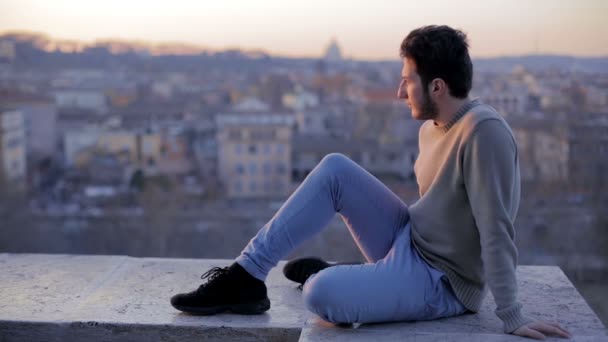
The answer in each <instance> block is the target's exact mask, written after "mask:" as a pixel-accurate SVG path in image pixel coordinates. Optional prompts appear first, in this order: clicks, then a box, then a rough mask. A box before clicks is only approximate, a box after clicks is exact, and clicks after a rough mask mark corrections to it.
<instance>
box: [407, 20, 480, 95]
mask: <svg viewBox="0 0 608 342" xmlns="http://www.w3.org/2000/svg"><path fill="white" fill-rule="evenodd" d="M400 54H401V57H406V58H409V59H412V60H413V61H414V63H415V64H416V69H417V71H418V75H420V79H421V81H422V84H423V85H424V86H425V87H424V89H425V91H428V90H427V87H426V86H427V85H428V84H429V82H431V81H432V80H433V79H435V78H441V79H442V80H443V81H444V82H445V83H446V84H447V85H448V88H449V89H450V95H452V96H454V97H457V98H465V97H467V96H468V95H469V91H470V90H471V87H472V83H473V63H471V57H469V43H468V41H467V35H466V34H465V33H464V32H462V31H460V30H455V29H453V28H451V27H449V26H436V25H430V26H423V27H420V28H417V29H415V30H413V31H412V32H410V33H409V34H408V35H407V37H405V39H404V40H403V42H402V43H401V51H400Z"/></svg>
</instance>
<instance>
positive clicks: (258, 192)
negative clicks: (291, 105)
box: [216, 113, 295, 198]
mask: <svg viewBox="0 0 608 342" xmlns="http://www.w3.org/2000/svg"><path fill="white" fill-rule="evenodd" d="M294 123H295V120H294V118H293V117H292V116H290V115H283V114H253V113H249V114H245V113H243V114H219V115H218V116H217V117H216V126H217V142H218V148H219V153H218V169H219V179H220V180H221V182H222V184H223V185H224V189H225V192H226V195H227V196H228V197H229V198H247V197H249V198H252V197H267V198H272V197H283V196H285V195H287V194H288V192H289V191H290V189H291V186H290V185H291V184H290V183H291V175H290V170H291V136H292V131H293V126H294Z"/></svg>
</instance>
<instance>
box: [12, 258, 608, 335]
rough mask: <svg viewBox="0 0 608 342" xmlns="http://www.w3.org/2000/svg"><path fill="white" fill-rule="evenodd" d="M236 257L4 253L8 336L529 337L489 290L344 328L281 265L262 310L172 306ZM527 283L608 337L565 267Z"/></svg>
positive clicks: (527, 276)
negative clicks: (450, 311) (476, 299)
mask: <svg viewBox="0 0 608 342" xmlns="http://www.w3.org/2000/svg"><path fill="white" fill-rule="evenodd" d="M230 263H231V261H229V260H210V259H201V260H194V259H155V258H131V257H125V256H82V255H49V254H0V341H2V342H4V341H146V342H148V341H190V340H204V341H227V340H229V341H298V339H300V340H301V341H368V340H376V342H381V341H393V340H403V341H462V340H467V341H520V340H521V339H518V338H516V337H514V336H509V335H506V334H503V333H502V324H501V322H500V320H498V318H496V316H495V315H494V314H493V310H494V303H493V301H492V298H491V297H490V296H489V297H488V298H487V300H486V301H485V302H484V305H483V308H482V310H481V312H480V313H479V314H475V315H464V316H461V317H456V318H449V319H443V320H438V321H433V322H416V323H391V324H375V325H366V324H364V325H360V326H358V327H357V328H356V329H354V328H343V327H336V326H334V325H331V324H328V323H324V322H323V321H321V320H319V319H318V318H315V317H314V316H313V315H312V314H310V313H308V312H307V311H306V310H305V309H304V306H303V304H302V298H301V292H300V291H299V290H297V289H296V284H294V283H292V282H290V281H288V280H287V279H285V278H284V277H283V275H282V274H281V269H282V264H280V265H279V267H277V268H275V269H273V271H272V272H271V274H270V275H269V278H268V282H267V285H268V294H269V296H270V300H271V302H272V307H271V309H270V310H269V311H268V312H267V313H265V314H263V315H256V316H241V315H232V314H221V315H217V316H209V317H202V316H191V315H187V314H183V313H180V312H179V311H177V310H175V309H173V308H172V307H171V305H170V304H169V298H170V297H171V296H172V295H173V294H175V293H178V292H184V291H190V290H192V289H194V288H196V287H197V286H198V285H199V284H200V283H201V282H202V281H201V280H200V279H199V277H200V275H201V274H202V273H204V272H205V271H206V270H208V269H209V268H211V267H214V266H221V267H222V266H227V265H229V264H230ZM519 281H520V300H521V301H522V302H523V303H524V308H525V309H526V313H527V314H529V315H532V316H535V317H537V318H540V319H547V320H556V321H559V322H560V323H562V324H563V325H564V326H566V327H567V328H568V329H569V330H570V331H571V332H573V333H574V334H575V337H576V338H575V340H576V341H608V333H607V332H606V329H605V328H604V327H603V326H602V324H601V323H600V321H599V319H598V318H597V317H596V316H595V314H593V312H592V311H591V309H590V308H589V306H588V305H587V304H586V303H585V302H584V300H583V299H582V297H581V296H580V295H579V293H578V292H577V291H576V289H575V288H574V287H573V286H572V284H571V283H570V282H569V281H568V279H567V278H566V277H565V275H564V274H563V273H562V272H561V271H560V270H559V268H557V267H520V268H519ZM305 322H306V325H304V323H305ZM302 327H304V328H303V329H302ZM300 332H301V333H302V334H301V336H300Z"/></svg>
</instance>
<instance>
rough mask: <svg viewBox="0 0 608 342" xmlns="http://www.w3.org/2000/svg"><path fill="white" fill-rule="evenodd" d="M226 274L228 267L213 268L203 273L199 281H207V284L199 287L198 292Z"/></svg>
mask: <svg viewBox="0 0 608 342" xmlns="http://www.w3.org/2000/svg"><path fill="white" fill-rule="evenodd" d="M227 272H228V267H223V268H222V267H214V268H212V269H210V270H209V271H207V272H205V273H203V275H202V276H201V279H203V280H205V279H207V282H206V283H204V284H203V285H201V286H200V287H199V290H201V289H204V288H205V287H207V286H209V284H211V283H212V282H213V281H214V280H216V279H218V278H219V277H221V276H222V275H224V274H226V273H227Z"/></svg>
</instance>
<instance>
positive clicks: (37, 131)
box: [19, 101, 58, 163]
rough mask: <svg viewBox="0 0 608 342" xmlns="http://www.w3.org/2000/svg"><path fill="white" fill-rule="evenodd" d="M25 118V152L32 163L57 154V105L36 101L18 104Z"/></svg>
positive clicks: (51, 157)
mask: <svg viewBox="0 0 608 342" xmlns="http://www.w3.org/2000/svg"><path fill="white" fill-rule="evenodd" d="M19 110H20V111H21V112H22V113H23V117H24V120H25V131H26V136H27V139H26V140H27V154H28V159H29V160H30V161H31V162H32V163H37V162H39V161H41V160H44V159H53V158H54V157H55V156H56V155H57V152H58V151H57V149H58V134H57V107H55V105H54V104H53V103H51V102H47V101H38V102H31V103H24V104H22V105H20V106H19Z"/></svg>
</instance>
